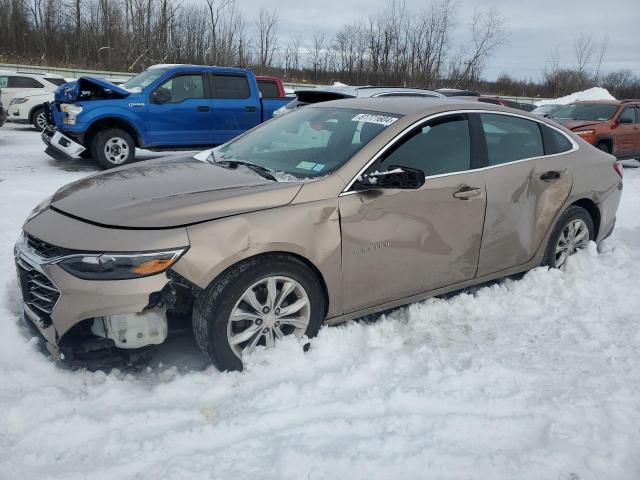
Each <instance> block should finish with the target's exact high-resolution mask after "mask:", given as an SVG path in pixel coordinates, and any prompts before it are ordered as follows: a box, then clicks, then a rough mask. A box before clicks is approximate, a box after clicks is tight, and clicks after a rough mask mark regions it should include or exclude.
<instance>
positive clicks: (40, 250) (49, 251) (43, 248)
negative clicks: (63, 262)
mask: <svg viewBox="0 0 640 480" xmlns="http://www.w3.org/2000/svg"><path fill="white" fill-rule="evenodd" d="M24 236H25V239H26V241H27V246H28V247H29V249H30V250H32V251H33V252H35V253H37V254H38V255H40V256H41V257H43V258H56V257H63V256H65V255H71V254H73V253H77V252H76V251H74V250H70V249H68V248H63V247H57V246H55V245H51V244H50V243H47V242H45V241H43V240H40V239H39V238H36V237H34V236H32V235H29V234H28V233H26V232H25V234H24Z"/></svg>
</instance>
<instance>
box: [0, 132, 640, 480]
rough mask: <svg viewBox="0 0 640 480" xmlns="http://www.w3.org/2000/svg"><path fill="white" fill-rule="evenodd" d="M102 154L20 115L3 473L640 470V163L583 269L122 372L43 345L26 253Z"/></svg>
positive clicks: (544, 475) (8, 200)
mask: <svg viewBox="0 0 640 480" xmlns="http://www.w3.org/2000/svg"><path fill="white" fill-rule="evenodd" d="M146 155H148V156H152V155H153V154H151V153H147V154H146ZM93 170H94V167H93V166H92V164H91V162H88V161H81V162H73V163H63V162H57V161H54V160H51V159H49V158H48V157H47V156H45V155H44V153H43V146H42V144H41V142H40V139H39V138H38V135H37V133H35V132H33V131H30V130H28V129H26V128H24V127H16V126H13V125H8V126H6V127H4V128H2V129H0V212H2V213H1V214H0V242H1V243H0V245H1V247H2V248H0V478H1V479H7V480H8V479H11V480H13V479H20V480H22V479H35V478H38V479H43V478H56V479H80V478H91V479H92V480H101V479H114V478H117V479H129V478H154V479H160V478H163V479H164V478H169V479H209V478H220V479H233V480H236V479H256V478H264V479H268V478H273V479H301V478H306V479H322V480H326V479H346V478H349V479H360V478H362V479H377V478H397V479H403V480H404V479H414V478H447V479H483V480H484V479H518V480H524V479H532V480H541V479H554V480H578V479H580V480H587V479H607V480H608V479H616V480H625V479H629V480H637V479H638V478H640V370H639V368H640V295H639V293H638V288H639V286H640V274H639V267H640V214H639V213H638V211H639V209H640V170H636V169H626V170H625V175H626V177H625V190H624V195H623V203H622V206H621V209H620V211H619V216H618V227H617V228H616V230H615V233H614V235H613V236H612V237H611V238H610V239H609V240H607V241H606V242H605V243H604V244H603V245H602V247H601V251H600V253H598V252H596V250H595V248H592V249H591V250H589V251H588V252H584V253H583V254H581V255H579V256H578V257H575V258H572V261H571V262H570V265H569V267H568V269H567V271H566V272H560V271H548V270H546V269H543V268H540V269H536V270H534V271H532V272H530V273H528V274H527V275H525V276H524V277H523V278H522V279H520V280H506V281H504V282H500V283H496V284H493V285H490V286H486V287H484V288H480V289H477V290H475V291H473V292H471V293H464V294H460V295H457V296H454V297H452V298H449V299H447V300H443V299H435V300H429V301H426V302H422V303H418V304H414V305H411V306H410V307H408V308H405V309H401V310H398V311H395V312H393V313H392V314H390V315H388V316H382V317H381V318H379V319H378V321H375V322H371V323H364V322H360V323H358V322H351V323H348V324H346V325H343V326H339V327H333V328H324V329H323V330H322V331H321V333H320V336H319V337H318V338H317V339H316V340H314V341H313V342H312V346H311V349H310V351H309V352H308V353H306V354H305V353H303V352H302V351H301V349H300V347H299V345H298V344H296V343H295V342H294V341H290V342H284V343H283V344H282V345H280V346H279V348H277V349H275V350H272V351H262V352H258V353H257V354H256V355H255V356H254V357H253V358H252V359H251V363H250V365H249V366H248V368H247V369H246V370H245V372H243V373H220V372H217V371H216V370H214V369H213V368H211V367H208V366H207V365H206V363H205V362H204V360H203V358H202V356H201V355H200V353H199V352H198V351H197V350H196V348H195V346H194V344H193V342H192V341H190V339H189V338H185V339H181V340H178V341H175V342H173V343H170V344H168V345H166V346H165V347H164V349H163V351H162V352H160V354H159V357H158V359H156V361H155V362H154V363H153V364H152V365H151V367H150V368H149V369H148V370H147V371H145V372H143V373H139V374H124V373H118V372H112V373H110V374H108V375H107V374H104V373H101V372H98V373H90V372H86V371H75V372H72V371H68V370H63V369H61V368H58V367H56V366H55V365H53V364H52V363H51V362H50V361H49V360H48V359H47V358H45V357H44V356H43V355H42V354H41V353H39V352H38V351H37V350H36V348H35V342H34V340H33V339H30V338H29V336H28V335H27V334H26V333H25V332H24V329H23V328H22V327H21V326H20V321H19V315H20V304H19V293H18V289H17V286H16V283H15V280H14V267H13V259H12V251H11V247H12V244H13V242H14V240H15V238H16V237H17V235H18V233H19V230H20V225H21V223H22V221H23V219H24V218H25V217H26V215H27V214H28V213H29V211H30V210H31V209H32V208H33V207H34V206H35V205H36V204H37V203H38V202H39V201H40V200H41V199H43V198H44V197H46V196H47V195H49V194H51V193H52V192H53V191H54V190H55V189H57V188H58V187H59V186H61V185H62V184H64V183H66V182H69V181H71V180H74V179H76V178H79V177H81V176H83V175H86V174H88V173H89V172H91V171H93ZM160 362H162V364H161V365H160Z"/></svg>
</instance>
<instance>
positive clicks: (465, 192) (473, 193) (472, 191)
mask: <svg viewBox="0 0 640 480" xmlns="http://www.w3.org/2000/svg"><path fill="white" fill-rule="evenodd" d="M480 194H482V190H481V189H479V188H476V187H462V188H461V189H460V190H458V191H457V192H456V193H454V194H453V196H454V197H456V198H460V199H462V200H469V199H470V198H473V197H478V196H480Z"/></svg>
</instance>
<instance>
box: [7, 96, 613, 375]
mask: <svg viewBox="0 0 640 480" xmlns="http://www.w3.org/2000/svg"><path fill="white" fill-rule="evenodd" d="M621 190H622V170H621V168H620V165H619V164H618V163H616V162H615V159H614V158H613V157H612V156H610V155H607V154H606V153H603V152H601V151H599V150H597V149H595V148H594V147H592V146H591V145H589V144H587V143H586V142H584V141H583V140H581V139H580V138H579V137H577V136H575V135H573V134H572V133H570V132H568V131H567V130H564V129H563V128H562V127H559V126H558V125H556V124H554V123H552V122H549V121H547V120H546V119H544V118H538V117H534V116H531V115H528V114H526V113H523V112H520V111H515V110H510V109H506V108H502V107H497V106H492V105H481V104H477V103H471V102H462V101H455V100H451V99H415V98H400V97H395V98H381V99H357V100H340V101H335V102H327V103H322V104H318V105H313V106H308V107H305V108H302V109H299V110H297V111H295V112H292V113H290V114H288V115H285V116H283V117H280V118H276V119H274V120H272V121H270V122H267V123H266V124H263V125H262V126H259V127H257V128H255V129H253V130H251V131H249V132H247V133H245V134H244V135H242V136H240V137H238V138H236V139H234V140H232V141H231V142H229V143H227V144H225V145H223V146H221V147H218V148H216V149H214V150H212V151H208V152H202V153H201V154H198V155H196V156H195V157H188V158H178V159H176V158H168V159H159V160H153V161H147V162H144V163H139V164H135V165H132V166H129V167H123V168H119V169H114V170H111V171H109V172H106V173H101V174H97V175H93V176H90V177H88V178H85V179H83V180H80V181H78V182H75V183H72V184H70V185H67V186H65V187H63V188H62V189H60V190H59V191H58V192H57V193H55V194H54V195H53V197H52V198H51V199H48V200H47V201H45V202H43V203H42V204H41V205H40V206H38V207H37V208H36V209H35V210H34V211H33V212H32V213H31V215H30V216H29V218H28V219H27V221H26V223H25V225H24V228H23V230H24V233H23V235H22V237H21V238H20V239H19V241H18V243H17V244H16V248H15V257H16V263H17V267H18V274H19V277H20V284H21V289H22V295H23V300H24V311H25V316H26V318H27V319H28V320H29V323H32V324H33V325H34V326H35V327H36V328H37V330H38V331H39V333H40V335H41V336H42V337H43V338H44V340H46V344H47V346H48V349H49V351H50V352H51V353H52V355H53V356H54V357H55V358H61V357H65V358H67V359H71V360H75V361H79V362H82V361H89V360H90V359H95V358H101V359H103V360H105V359H106V360H113V359H114V358H115V359H123V358H127V359H131V358H132V356H133V355H134V354H135V353H136V352H143V351H145V349H148V348H149V346H152V345H156V344H159V343H161V342H163V341H165V339H166V338H167V335H170V334H171V333H172V332H173V331H175V330H177V329H180V328H184V327H185V326H189V327H191V325H192V327H193V330H194V332H195V337H196V339H197V342H198V345H199V346H200V348H201V349H202V350H203V351H204V352H205V353H206V354H207V355H208V356H209V357H210V358H211V360H212V362H213V363H214V364H215V365H216V366H217V367H218V368H220V369H226V370H238V369H242V365H243V362H242V359H243V357H244V356H245V355H247V354H248V353H251V352H252V351H253V350H255V349H256V348H259V347H272V346H274V345H277V343H278V340H279V339H280V338H282V337H284V336H287V335H295V336H297V337H303V336H305V335H306V336H308V337H313V336H314V335H316V333H317V332H318V329H319V328H320V327H321V325H322V324H335V323H338V322H341V321H344V320H348V319H353V318H357V317H360V316H363V315H366V314H371V313H375V312H379V311H382V310H385V309H389V308H393V307H397V306H400V305H404V304H407V303H410V302H415V301H417V300H421V299H424V298H427V297H430V296H434V295H439V294H443V293H446V292H450V291H454V290H458V289H462V288H465V287H468V286H470V285H474V284H478V283H482V282H486V281H489V280H492V279H496V278H499V277H504V276H507V275H512V274H516V273H518V272H523V271H525V270H528V269H531V268H533V267H537V266H539V265H548V266H551V267H562V266H564V264H565V263H566V262H567V259H568V258H569V256H570V255H572V254H573V253H574V252H575V251H576V250H578V249H580V248H583V247H585V246H586V245H587V243H588V242H589V241H590V240H593V241H595V242H601V241H602V240H603V239H604V238H606V237H607V236H608V235H609V234H610V233H611V231H612V229H613V227H614V222H615V216H616V209H617V207H618V202H619V200H620V196H621Z"/></svg>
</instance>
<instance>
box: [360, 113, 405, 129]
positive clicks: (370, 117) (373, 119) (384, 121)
mask: <svg viewBox="0 0 640 480" xmlns="http://www.w3.org/2000/svg"><path fill="white" fill-rule="evenodd" d="M396 120H398V118H397V117H389V116H387V115H375V114H373V113H360V114H358V115H356V116H355V117H353V118H352V119H351V121H352V122H365V123H377V124H378V125H384V126H385V127H388V126H389V125H391V124H392V123H393V122H395V121H396Z"/></svg>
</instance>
